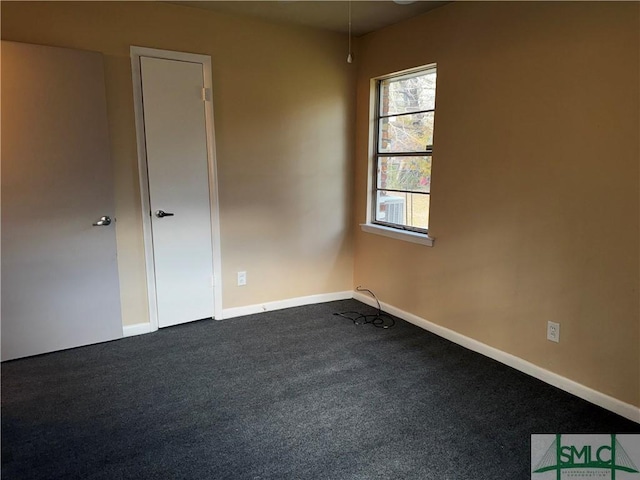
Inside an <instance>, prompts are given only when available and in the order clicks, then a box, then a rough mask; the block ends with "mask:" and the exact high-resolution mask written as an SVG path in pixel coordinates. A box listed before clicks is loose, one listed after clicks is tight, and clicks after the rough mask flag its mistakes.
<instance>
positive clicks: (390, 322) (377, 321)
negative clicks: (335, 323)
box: [334, 286, 396, 328]
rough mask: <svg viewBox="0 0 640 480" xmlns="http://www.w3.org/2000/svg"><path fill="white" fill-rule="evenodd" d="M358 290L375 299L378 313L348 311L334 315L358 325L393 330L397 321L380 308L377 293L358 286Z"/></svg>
mask: <svg viewBox="0 0 640 480" xmlns="http://www.w3.org/2000/svg"><path fill="white" fill-rule="evenodd" d="M356 290H357V291H358V292H367V293H369V295H371V296H372V297H373V299H374V300H375V301H376V304H377V305H378V312H377V313H374V314H369V315H367V314H364V313H360V312H354V311H348V312H340V313H334V315H337V316H338V317H342V318H347V319H349V320H351V321H352V322H353V323H354V324H356V325H366V324H371V325H373V326H374V327H377V328H392V327H393V326H394V325H395V324H396V321H395V320H394V319H393V317H392V316H391V315H387V314H386V313H384V312H383V311H382V308H380V302H379V301H378V297H376V294H375V293H373V292H372V291H371V290H369V289H368V288H362V287H361V286H357V287H356Z"/></svg>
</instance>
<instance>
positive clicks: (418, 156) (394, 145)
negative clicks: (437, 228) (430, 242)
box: [374, 68, 436, 232]
mask: <svg viewBox="0 0 640 480" xmlns="http://www.w3.org/2000/svg"><path fill="white" fill-rule="evenodd" d="M435 99H436V70H435V68H429V69H425V70H421V71H419V72H413V73H410V74H407V75H401V76H396V77H391V78H387V79H383V80H380V81H379V82H378V105H379V110H378V114H377V118H376V126H377V136H378V138H377V148H376V161H377V168H376V171H375V175H376V179H375V182H374V187H375V188H374V195H375V202H376V210H375V211H376V213H375V220H374V221H375V222H376V223H382V224H387V225H389V226H393V227H396V228H402V229H407V230H416V231H422V232H426V231H427V229H428V227H429V199H430V196H429V195H430V192H431V154H432V149H433V125H434V114H435Z"/></svg>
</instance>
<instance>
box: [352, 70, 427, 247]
mask: <svg viewBox="0 0 640 480" xmlns="http://www.w3.org/2000/svg"><path fill="white" fill-rule="evenodd" d="M431 72H436V74H437V64H435V63H433V64H428V65H423V66H420V67H416V68H412V69H409V70H404V71H400V72H396V73H392V74H389V75H384V76H380V77H376V78H373V79H372V80H371V86H372V89H371V90H372V92H371V95H372V97H373V98H372V101H371V103H370V107H371V109H372V114H371V115H370V118H371V122H370V126H371V129H370V135H369V141H370V169H369V172H368V182H369V187H370V188H369V189H368V190H369V195H368V202H367V207H368V208H367V223H366V224H363V225H361V227H362V230H363V231H365V232H369V233H375V234H378V235H383V236H387V237H391V238H397V239H402V240H406V241H409V242H414V243H419V244H424V245H428V246H432V245H433V240H434V239H433V237H431V236H429V226H427V228H426V229H424V228H419V227H412V226H408V225H402V224H398V223H392V222H385V221H382V220H378V219H377V211H378V198H377V197H378V192H379V191H381V190H384V191H397V192H399V193H405V194H418V195H428V196H429V209H430V206H431V205H430V203H431V202H430V200H431V192H430V191H429V192H428V193H427V192H415V191H411V190H395V189H391V190H390V189H385V188H378V164H379V161H380V159H381V158H391V157H431V159H432V161H433V143H434V142H433V140H432V143H431V144H430V145H427V146H426V148H425V150H421V151H409V152H393V151H391V152H382V151H381V138H380V131H381V124H382V122H383V120H384V119H385V118H390V117H399V116H407V115H415V114H420V113H429V112H433V114H434V131H435V111H436V108H435V103H434V106H433V108H432V109H424V110H416V111H412V112H403V113H400V114H388V115H382V111H381V108H382V105H381V101H382V85H383V82H384V81H386V80H390V79H398V78H411V77H412V76H414V77H415V76H419V75H426V74H429V73H431ZM436 85H437V83H436ZM436 91H437V86H436ZM429 190H430V189H429Z"/></svg>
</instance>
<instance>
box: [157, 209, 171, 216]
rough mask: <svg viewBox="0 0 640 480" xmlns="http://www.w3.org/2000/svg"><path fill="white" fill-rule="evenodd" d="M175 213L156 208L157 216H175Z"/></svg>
mask: <svg viewBox="0 0 640 480" xmlns="http://www.w3.org/2000/svg"><path fill="white" fill-rule="evenodd" d="M173 215H174V214H173V213H169V212H165V211H164V210H156V217H158V218H162V217H173Z"/></svg>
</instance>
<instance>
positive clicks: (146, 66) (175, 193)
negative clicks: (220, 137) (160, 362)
mask: <svg viewBox="0 0 640 480" xmlns="http://www.w3.org/2000/svg"><path fill="white" fill-rule="evenodd" d="M138 65H139V69H140V70H139V73H140V88H141V99H142V113H143V123H144V130H143V131H144V150H145V154H146V155H145V157H146V172H147V175H148V179H147V180H148V196H149V200H148V201H149V209H148V211H147V212H145V214H146V215H148V216H149V219H150V225H151V239H152V253H153V255H152V257H153V265H152V268H153V272H154V282H155V289H154V290H155V302H156V307H157V319H158V326H159V327H167V326H171V325H176V324H180V323H184V322H189V321H193V320H199V319H202V318H211V317H214V316H215V308H214V307H215V295H214V245H215V242H214V239H213V228H212V226H213V220H212V219H213V216H212V191H211V190H212V185H213V183H212V181H211V178H212V172H211V171H210V170H211V169H212V168H213V166H212V163H211V162H210V149H209V142H208V130H207V112H206V100H205V97H206V95H205V91H206V90H205V70H204V68H205V65H203V63H200V62H190V61H184V60H175V59H167V58H156V57H152V56H144V55H143V56H140V57H139V63H138ZM139 134H140V132H139ZM147 248H148V246H147ZM148 267H149V265H148Z"/></svg>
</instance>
